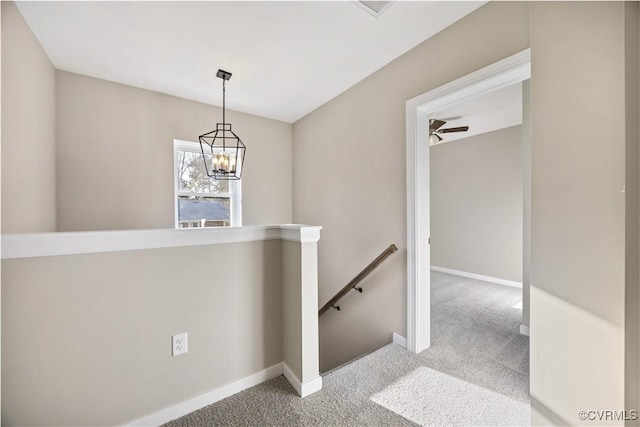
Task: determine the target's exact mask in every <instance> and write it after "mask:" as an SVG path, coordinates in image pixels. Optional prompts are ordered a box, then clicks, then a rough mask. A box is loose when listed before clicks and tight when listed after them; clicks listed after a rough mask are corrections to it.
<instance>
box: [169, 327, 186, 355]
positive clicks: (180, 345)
mask: <svg viewBox="0 0 640 427" xmlns="http://www.w3.org/2000/svg"><path fill="white" fill-rule="evenodd" d="M171 342H172V350H171V355H172V356H178V355H179V354H183V353H186V352H187V351H188V350H189V342H188V340H187V333H186V332H184V333H182V334H178V335H173V336H172V337H171Z"/></svg>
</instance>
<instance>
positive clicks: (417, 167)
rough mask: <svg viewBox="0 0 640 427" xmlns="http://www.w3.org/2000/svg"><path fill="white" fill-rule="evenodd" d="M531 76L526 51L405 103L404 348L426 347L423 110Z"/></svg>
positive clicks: (425, 132) (426, 156) (426, 113)
mask: <svg viewBox="0 0 640 427" xmlns="http://www.w3.org/2000/svg"><path fill="white" fill-rule="evenodd" d="M530 77H531V50H530V49H526V50H523V51H522V52H519V53H516V54H515V55H512V56H510V57H508V58H505V59H503V60H501V61H498V62H496V63H494V64H491V65H489V66H487V67H484V68H482V69H480V70H478V71H474V72H473V73H471V74H468V75H466V76H464V77H461V78H459V79H457V80H454V81H452V82H450V83H447V84H445V85H443V86H440V87H438V88H435V89H433V90H431V91H429V92H426V93H423V94H422V95H419V96H416V97H415V98H413V99H410V100H408V101H407V349H408V350H409V351H412V352H414V353H419V352H421V351H422V350H424V349H426V348H428V347H429V346H430V345H431V296H430V291H431V280H430V271H429V270H430V266H431V252H430V248H429V245H428V240H429V234H430V231H429V230H430V228H429V227H430V208H429V137H428V134H429V114H430V113H433V112H435V111H438V110H440V109H443V108H445V107H448V106H451V105H453V104H457V103H458V102H462V101H465V100H467V99H469V98H473V97H476V96H479V95H483V94H485V93H488V92H492V91H494V90H497V89H500V88H503V87H506V86H509V85H511V84H514V83H518V82H521V81H524V80H527V79H529V78H530Z"/></svg>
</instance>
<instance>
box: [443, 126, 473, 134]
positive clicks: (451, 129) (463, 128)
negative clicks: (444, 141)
mask: <svg viewBox="0 0 640 427" xmlns="http://www.w3.org/2000/svg"><path fill="white" fill-rule="evenodd" d="M468 130H469V126H460V127H457V128H448V129H440V130H439V131H438V133H451V132H466V131H468Z"/></svg>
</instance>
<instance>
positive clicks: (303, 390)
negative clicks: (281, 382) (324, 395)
mask: <svg viewBox="0 0 640 427" xmlns="http://www.w3.org/2000/svg"><path fill="white" fill-rule="evenodd" d="M282 371H283V373H284V376H285V377H286V378H287V380H288V381H289V382H290V383H291V385H292V386H293V388H295V389H296V391H297V392H298V394H299V395H300V397H307V396H309V395H310V394H313V393H315V392H316V391H319V390H320V389H321V388H322V377H321V376H320V375H318V377H317V378H314V379H312V380H311V381H307V382H306V383H302V382H301V381H300V380H299V379H298V377H297V376H296V374H294V373H293V371H292V370H291V368H289V366H287V364H286V363H284V362H283V363H282Z"/></svg>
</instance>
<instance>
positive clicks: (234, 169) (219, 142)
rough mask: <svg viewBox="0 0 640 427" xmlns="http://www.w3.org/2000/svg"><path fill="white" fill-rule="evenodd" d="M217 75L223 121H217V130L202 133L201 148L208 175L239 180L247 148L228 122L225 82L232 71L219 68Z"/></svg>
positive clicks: (221, 178) (219, 178)
mask: <svg viewBox="0 0 640 427" xmlns="http://www.w3.org/2000/svg"><path fill="white" fill-rule="evenodd" d="M216 76H217V77H219V78H221V79H222V123H217V124H216V129H215V130H212V131H211V132H208V133H205V134H203V135H200V137H199V139H200V149H201V150H202V158H203V159H204V167H205V170H206V173H207V176H209V177H211V178H213V179H217V180H237V179H240V177H241V176H242V166H243V164H244V154H245V151H246V149H247V148H246V147H245V145H244V143H243V142H242V140H241V139H240V137H239V136H238V135H236V134H235V133H234V132H233V131H232V130H231V123H227V122H226V116H225V109H226V105H225V91H226V87H225V84H226V82H227V80H229V79H230V78H231V73H229V72H228V71H224V70H218V73H217V74H216Z"/></svg>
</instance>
